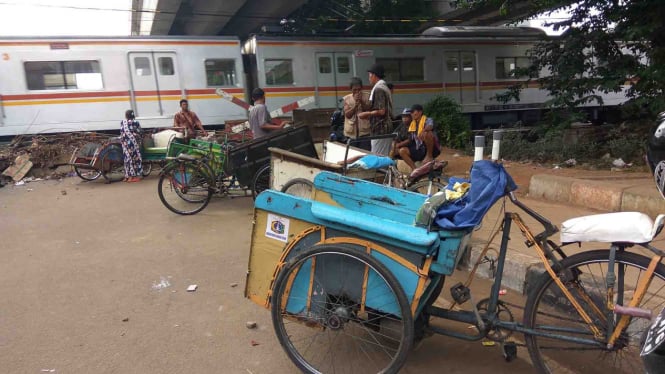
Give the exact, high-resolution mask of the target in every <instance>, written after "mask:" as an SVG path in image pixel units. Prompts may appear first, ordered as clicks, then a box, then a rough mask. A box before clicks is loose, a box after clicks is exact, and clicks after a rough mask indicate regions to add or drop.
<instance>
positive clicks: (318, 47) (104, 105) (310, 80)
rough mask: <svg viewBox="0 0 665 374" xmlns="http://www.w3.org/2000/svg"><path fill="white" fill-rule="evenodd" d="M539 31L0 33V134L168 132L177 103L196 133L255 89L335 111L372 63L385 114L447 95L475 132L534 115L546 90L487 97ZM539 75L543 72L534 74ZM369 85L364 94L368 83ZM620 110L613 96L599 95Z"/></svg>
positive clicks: (521, 62)
mask: <svg viewBox="0 0 665 374" xmlns="http://www.w3.org/2000/svg"><path fill="white" fill-rule="evenodd" d="M542 38H547V35H546V34H545V33H544V32H543V31H542V30H540V29H536V28H529V27H467V26H457V27H433V28H430V29H428V30H426V31H425V32H423V33H422V34H421V35H417V36H401V37H323V36H306V37H303V36H295V35H293V36H291V35H272V36H271V35H252V36H250V37H249V38H248V39H247V40H245V41H241V40H240V39H238V38H237V37H223V36H214V37H188V36H147V37H119V38H109V37H86V38H80V37H77V38H74V37H29V38H22V37H9V38H8V37H3V38H0V137H7V136H16V135H23V134H40V133H57V132H69V131H103V130H115V129H117V128H118V123H119V121H120V120H121V119H122V117H123V113H124V111H125V110H127V109H129V108H131V109H134V111H135V113H136V115H137V118H138V119H139V120H140V122H141V124H142V126H143V127H145V128H152V127H168V126H171V125H172V121H173V119H172V118H173V115H174V114H175V113H176V112H177V111H178V110H179V103H178V102H179V101H180V100H181V99H183V98H184V99H188V100H189V102H190V108H191V109H192V110H193V111H195V112H196V113H197V114H198V116H199V118H200V119H201V121H202V122H203V123H204V125H206V126H211V127H214V126H223V125H224V124H225V123H226V122H228V121H240V120H244V119H246V118H247V109H246V107H243V106H241V105H237V104H236V103H234V102H233V101H231V100H224V99H222V98H221V97H220V95H219V94H218V93H219V90H222V91H223V92H224V94H225V95H226V96H227V98H228V96H229V95H231V96H233V97H236V98H238V99H241V100H244V101H246V102H248V101H249V96H250V95H249V94H250V92H251V90H252V89H253V88H255V87H261V88H263V89H264V90H265V92H266V98H267V105H268V107H269V108H270V109H274V108H280V107H282V106H285V105H287V104H290V103H293V102H295V101H298V100H302V99H307V98H312V100H309V101H310V102H311V104H309V105H308V106H307V107H306V109H314V108H318V109H326V108H336V107H338V106H339V105H340V99H341V98H342V97H343V96H344V95H346V94H348V93H349V86H348V85H349V81H350V79H351V77H354V76H357V77H360V78H362V79H363V82H364V83H365V85H368V84H369V82H368V81H367V73H366V71H367V69H368V68H369V67H370V66H371V65H372V64H374V63H381V64H383V65H384V67H385V70H386V80H387V81H388V82H391V83H393V85H394V92H393V101H394V108H395V111H396V113H397V112H398V111H401V108H403V107H408V106H411V105H412V104H414V103H420V104H425V103H426V102H427V101H429V100H431V99H432V98H433V97H435V96H436V95H442V94H443V95H448V96H450V97H452V98H454V99H455V100H456V101H457V102H459V103H460V104H461V107H462V110H463V112H464V113H467V114H468V115H469V116H470V117H471V118H472V122H473V124H474V127H480V128H483V127H491V126H493V125H496V124H499V123H514V122H516V121H524V122H529V121H533V120H534V119H537V118H538V117H539V116H540V113H541V112H542V108H543V103H545V101H546V100H547V99H548V96H547V92H546V91H544V90H541V89H540V88H538V86H537V85H536V84H535V83H531V84H529V86H528V88H526V89H525V90H524V92H523V93H522V96H521V100H520V101H519V102H513V103H507V104H505V103H500V102H497V101H496V100H495V99H494V96H495V95H496V94H497V93H500V92H503V91H505V89H506V88H507V87H508V86H510V85H512V84H514V83H516V82H518V81H521V80H524V79H526V77H516V76H514V71H513V70H514V69H515V68H516V67H524V66H527V65H528V64H529V63H530V60H529V58H528V57H526V52H527V50H528V49H529V48H531V47H532V46H533V45H534V43H536V42H537V41H538V40H541V39H542ZM540 74H547V72H541V73H540ZM367 89H369V87H367ZM604 101H605V106H613V105H619V104H621V103H622V102H624V101H625V96H624V95H623V94H622V93H621V92H619V93H615V94H608V95H604Z"/></svg>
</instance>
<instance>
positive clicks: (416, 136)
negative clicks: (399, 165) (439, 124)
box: [396, 104, 441, 169]
mask: <svg viewBox="0 0 665 374" xmlns="http://www.w3.org/2000/svg"><path fill="white" fill-rule="evenodd" d="M411 117H412V118H413V120H412V121H411V124H410V125H409V128H408V136H407V139H406V140H403V141H399V142H398V143H397V145H396V148H397V152H398V154H399V156H400V158H401V159H402V160H404V162H406V164H407V165H409V167H411V169H415V168H416V164H415V162H416V161H423V162H429V161H431V160H433V159H434V158H435V157H437V156H439V154H441V147H440V146H439V139H438V138H437V136H436V133H435V132H434V121H433V120H432V119H431V118H427V117H426V116H425V115H423V106H422V105H420V104H414V105H413V106H412V107H411Z"/></svg>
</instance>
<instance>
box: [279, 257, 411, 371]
mask: <svg viewBox="0 0 665 374" xmlns="http://www.w3.org/2000/svg"><path fill="white" fill-rule="evenodd" d="M272 295H273V296H272V306H271V315H272V321H273V326H274V328H275V333H276V334H277V339H278V340H279V342H280V344H281V345H282V348H284V350H285V351H286V353H287V355H288V356H289V358H290V359H291V361H293V363H294V364H295V365H296V366H297V367H298V368H299V369H300V370H302V371H303V372H306V373H328V372H335V373H396V372H397V371H398V370H399V369H400V368H401V367H402V365H404V362H405V361H406V357H407V353H408V352H409V350H410V349H411V346H412V344H413V336H414V327H413V326H414V323H413V317H412V315H411V310H410V306H409V303H408V301H407V298H406V296H405V294H404V291H403V290H402V287H401V286H400V284H399V282H398V281H397V279H396V278H395V276H394V275H393V274H392V273H391V272H390V271H389V270H388V269H387V268H386V266H385V265H383V264H382V263H381V262H379V261H378V260H376V259H375V258H374V257H371V256H370V255H368V254H367V253H365V252H363V251H359V250H356V249H354V248H348V247H344V246H332V245H318V246H315V247H313V248H311V249H309V250H305V251H304V252H303V253H301V254H298V255H296V256H295V257H294V258H293V259H291V260H289V261H288V262H287V264H286V265H285V266H284V268H282V270H281V271H280V273H279V275H278V277H277V280H276V281H275V286H274V288H273V293H272Z"/></svg>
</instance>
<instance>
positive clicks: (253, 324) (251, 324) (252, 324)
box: [245, 321, 256, 329]
mask: <svg viewBox="0 0 665 374" xmlns="http://www.w3.org/2000/svg"><path fill="white" fill-rule="evenodd" d="M245 326H247V328H248V329H255V328H256V322H254V321H247V323H246V324H245Z"/></svg>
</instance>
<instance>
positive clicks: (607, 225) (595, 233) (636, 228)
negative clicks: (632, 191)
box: [561, 212, 665, 243]
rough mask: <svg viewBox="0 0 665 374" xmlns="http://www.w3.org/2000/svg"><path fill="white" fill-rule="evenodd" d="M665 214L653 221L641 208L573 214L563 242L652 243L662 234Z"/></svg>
mask: <svg viewBox="0 0 665 374" xmlns="http://www.w3.org/2000/svg"><path fill="white" fill-rule="evenodd" d="M663 223H665V214H661V215H659V216H658V217H657V218H656V222H653V221H652V220H651V218H649V216H647V215H646V214H644V213H640V212H617V213H606V214H595V215H591V216H584V217H577V218H572V219H569V220H567V221H565V222H564V223H562V224H561V242H562V243H574V242H604V243H648V242H650V241H652V240H653V238H654V237H655V236H656V235H658V233H659V232H660V230H661V229H662V228H663Z"/></svg>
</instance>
